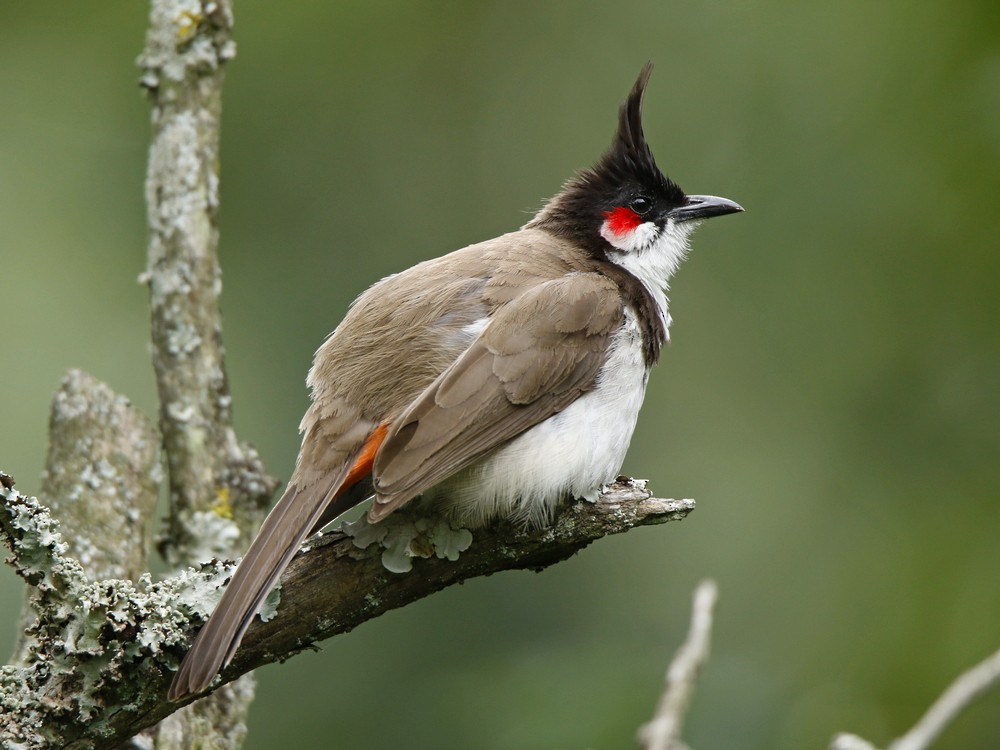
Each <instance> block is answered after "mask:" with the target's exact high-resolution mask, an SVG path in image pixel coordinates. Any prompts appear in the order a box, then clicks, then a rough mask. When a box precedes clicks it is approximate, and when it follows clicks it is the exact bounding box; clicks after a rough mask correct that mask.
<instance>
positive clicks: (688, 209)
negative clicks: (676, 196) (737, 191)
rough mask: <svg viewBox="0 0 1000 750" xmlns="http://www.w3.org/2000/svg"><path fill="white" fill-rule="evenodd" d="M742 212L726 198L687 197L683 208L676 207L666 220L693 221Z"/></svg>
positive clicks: (710, 196) (738, 206)
mask: <svg viewBox="0 0 1000 750" xmlns="http://www.w3.org/2000/svg"><path fill="white" fill-rule="evenodd" d="M742 210H743V206H741V205H740V204H739V203H736V202H735V201H731V200H729V199H728V198H716V197H715V196H714V195H689V196H688V197H687V202H686V203H685V204H684V205H683V206H678V207H677V208H674V209H672V210H671V211H669V212H668V213H667V218H668V219H673V220H674V221H677V222H680V221H693V220H701V219H711V218H712V217H713V216H725V215H726V214H735V213H739V212H740V211H742Z"/></svg>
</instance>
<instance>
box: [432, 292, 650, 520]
mask: <svg viewBox="0 0 1000 750" xmlns="http://www.w3.org/2000/svg"><path fill="white" fill-rule="evenodd" d="M648 377H649V368H648V367H647V366H646V362H645V358H644V357H643V353H642V336H641V333H640V331H639V326H638V325H637V323H636V321H635V316H634V315H633V314H632V313H631V312H630V311H626V319H625V325H624V326H622V329H621V330H620V331H619V332H618V333H617V334H615V336H614V337H613V339H612V341H611V345H610V347H609V349H608V360H607V362H605V364H604V366H603V367H602V368H601V371H600V372H599V373H598V376H597V383H596V386H595V387H594V389H593V390H591V391H589V392H587V393H585V394H584V395H583V396H581V397H580V398H578V399H577V400H576V401H574V402H573V403H572V404H570V405H569V406H568V407H566V409H564V410H563V411H561V412H560V413H558V414H555V415H554V416H552V417H550V418H549V419H547V420H545V421H544V422H541V423H540V424H538V425H536V426H535V427H532V428H531V429H530V430H528V431H527V432H525V433H524V434H523V435H521V436H519V437H517V438H515V439H514V440H512V441H511V442H510V443H507V444H506V445H505V446H503V447H502V448H500V449H498V450H496V451H494V452H493V453H491V454H489V455H488V456H487V457H486V458H485V459H483V460H482V461H480V462H479V463H477V464H475V465H473V466H470V467H469V468H467V469H464V470H463V471H461V472H459V473H458V474H456V475H455V476H453V477H451V478H449V479H447V480H446V481H445V482H443V483H442V484H440V485H438V486H437V487H435V488H434V489H433V490H431V491H429V492H428V493H426V497H427V498H428V499H430V500H432V501H435V502H440V503H441V504H442V506H444V509H445V510H446V512H448V513H449V515H452V516H453V518H454V520H455V521H456V522H458V523H460V524H462V525H463V526H473V527H474V526H481V525H483V524H484V523H486V522H488V521H489V520H491V519H493V518H496V517H503V518H508V519H511V520H514V521H521V522H524V523H527V524H531V525H536V526H537V525H544V524H545V523H546V522H548V521H549V520H550V519H551V517H552V512H553V510H554V508H555V506H556V504H557V503H558V502H559V501H560V500H561V499H563V498H564V497H566V496H567V495H571V496H573V497H586V498H588V499H594V498H596V496H597V494H598V493H599V492H600V489H601V485H602V484H605V483H607V482H610V481H612V480H613V479H614V478H615V477H616V476H617V475H618V472H619V470H620V469H621V466H622V462H623V461H624V460H625V453H626V451H627V450H628V445H629V441H630V440H631V438H632V431H633V430H634V429H635V423H636V419H637V418H638V416H639V407H640V406H642V399H643V396H644V395H645V392H646V382H647V380H648Z"/></svg>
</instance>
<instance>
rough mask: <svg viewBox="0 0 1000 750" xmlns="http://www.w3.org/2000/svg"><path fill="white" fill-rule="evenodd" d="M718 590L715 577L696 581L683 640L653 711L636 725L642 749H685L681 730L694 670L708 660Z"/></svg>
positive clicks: (695, 677)
mask: <svg viewBox="0 0 1000 750" xmlns="http://www.w3.org/2000/svg"><path fill="white" fill-rule="evenodd" d="M718 596H719V591H718V587H717V586H716V585H715V581H712V580H706V581H702V582H701V583H700V584H698V588H697V589H695V592H694V603H693V607H692V610H691V626H690V628H689V629H688V636H687V640H685V641H684V643H683V645H681V647H680V648H679V649H678V650H677V654H676V655H675V656H674V659H673V661H672V662H670V667H669V668H668V669H667V679H666V683H667V684H666V689H665V690H664V692H663V696H662V697H661V698H660V704H659V706H658V707H657V709H656V715H655V716H654V717H653V719H652V721H650V722H649V723H648V724H646V725H645V726H643V727H641V728H640V729H639V744H640V746H641V747H642V748H644V750H686V748H687V746H686V745H685V744H684V742H683V741H682V740H681V730H682V729H683V727H684V718H685V716H686V715H687V710H688V706H690V704H691V696H692V695H693V694H694V684H695V681H696V680H697V678H698V673H699V672H700V671H701V668H702V667H703V666H704V665H705V662H707V661H708V652H709V646H710V644H711V639H712V618H713V611H714V610H715V602H716V600H717V599H718Z"/></svg>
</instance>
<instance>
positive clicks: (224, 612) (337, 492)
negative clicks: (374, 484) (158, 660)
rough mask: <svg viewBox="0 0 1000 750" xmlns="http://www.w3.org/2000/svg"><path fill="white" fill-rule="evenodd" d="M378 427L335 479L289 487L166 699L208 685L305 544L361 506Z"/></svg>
mask: <svg viewBox="0 0 1000 750" xmlns="http://www.w3.org/2000/svg"><path fill="white" fill-rule="evenodd" d="M386 432H387V425H384V424H383V425H379V426H378V427H376V428H375V429H374V430H373V431H372V433H371V434H370V435H369V436H368V438H367V439H366V440H365V442H364V443H363V444H362V445H361V447H360V448H359V449H358V451H357V452H356V453H355V455H354V458H353V460H352V461H350V462H348V463H346V464H345V465H344V466H343V467H342V468H341V470H340V471H338V472H336V474H335V475H333V477H332V479H331V481H329V482H326V483H316V484H313V485H311V486H309V487H307V488H305V489H302V488H300V487H298V486H297V485H295V484H290V485H289V486H288V489H286V490H285V493H284V494H283V495H282V496H281V499H280V500H278V502H277V503H276V504H275V506H274V508H273V509H272V510H271V512H270V513H269V514H268V516H267V518H265V519H264V523H263V524H262V525H261V527H260V532H259V533H258V534H257V537H256V538H255V539H254V540H253V543H252V544H251V545H250V549H248V550H247V553H246V555H245V556H244V557H243V560H242V561H241V562H240V564H239V566H238V567H237V568H236V572H235V573H233V578H232V580H231V581H230V582H229V585H227V586H226V590H225V591H224V592H223V594H222V598H221V599H220V600H219V603H218V605H217V606H216V608H215V611H214V612H213V613H212V616H211V617H209V618H208V622H206V623H205V626H204V627H203V628H202V629H201V631H199V633H198V635H197V636H195V639H194V643H193V644H192V645H191V649H190V650H189V651H188V652H187V654H186V655H185V656H184V660H183V661H182V662H181V665H180V667H179V668H178V670H177V674H176V675H174V679H173V682H172V683H171V684H170V690H169V691H168V692H167V698H169V699H170V700H172V701H178V700H181V699H183V698H186V697H187V696H189V695H192V694H194V693H200V692H202V691H203V690H205V688H207V687H208V686H209V684H211V682H212V680H213V679H214V678H215V675H217V674H218V673H219V671H220V670H222V669H224V668H225V666H226V665H227V664H229V661H230V660H231V659H232V658H233V654H235V653H236V649H237V648H238V647H239V645H240V641H241V640H242V639H243V634H244V633H246V630H247V628H248V627H250V623H251V622H253V618H254V615H256V614H257V611H258V610H259V609H260V606H261V604H262V603H263V602H264V598H265V597H266V596H267V595H268V594H269V593H270V592H271V589H272V588H274V585H275V584H276V583H277V582H278V579H279V578H280V577H281V574H282V573H283V572H284V571H285V568H286V567H288V563H290V562H291V560H292V558H293V557H294V556H295V553H296V552H298V549H299V546H300V545H301V544H302V542H303V540H304V539H305V538H306V537H307V536H309V535H310V534H312V533H313V532H315V531H318V530H319V529H320V528H322V526H325V525H326V524H327V523H329V522H330V521H332V520H333V519H334V518H336V517H337V516H339V515H340V514H341V513H344V512H345V511H347V510H350V509H351V508H353V507H354V506H355V505H357V504H358V503H360V502H362V501H363V500H364V499H365V498H366V497H367V496H368V494H369V490H370V488H371V479H370V477H371V471H372V462H373V460H374V456H375V452H376V451H377V449H378V447H379V445H381V443H382V441H383V440H384V439H385V435H386Z"/></svg>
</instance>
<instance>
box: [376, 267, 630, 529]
mask: <svg viewBox="0 0 1000 750" xmlns="http://www.w3.org/2000/svg"><path fill="white" fill-rule="evenodd" d="M623 320H624V310H623V307H622V302H621V298H620V296H619V294H618V290H617V287H615V285H614V284H613V283H612V282H611V281H609V280H608V279H607V278H606V277H604V276H601V275H599V274H591V273H587V274H584V273H574V274H570V275H568V276H564V277H561V278H558V279H554V280H551V281H547V282H545V283H543V284H539V285H538V286H536V287H534V288H533V289H531V290H529V291H527V292H525V293H524V294H522V295H521V296H519V297H517V298H516V299H514V300H513V301H511V302H509V303H508V304H506V305H504V306H503V307H501V308H500V309H499V310H497V312H496V313H495V314H494V316H493V319H492V320H491V321H490V324H489V325H488V326H487V327H486V329H485V330H484V331H483V333H482V334H481V335H480V336H479V338H478V339H476V340H475V341H474V342H473V343H472V345H471V346H470V347H469V348H468V349H466V351H465V352H464V353H463V354H462V355H461V356H460V357H459V358H458V359H457V360H456V361H455V362H454V364H452V365H451V366H450V367H449V368H448V369H446V370H445V371H444V372H443V373H441V375H440V376H438V378H437V379H436V380H434V382H433V383H431V385H430V386H429V387H428V388H427V389H426V390H425V391H424V392H423V393H422V394H421V395H420V396H419V397H418V398H417V399H416V400H415V401H414V402H413V403H412V404H411V405H410V406H408V407H407V408H406V409H405V410H404V411H403V412H402V414H401V415H400V416H399V418H398V419H396V420H394V422H393V424H392V426H391V428H390V430H389V433H388V435H387V437H386V440H385V442H384V443H383V444H382V447H381V448H380V450H379V452H378V454H377V455H376V457H375V464H374V478H375V491H376V493H377V494H376V498H375V504H374V505H373V506H372V509H371V511H370V512H369V517H370V518H371V520H372V521H377V520H379V519H380V518H383V517H384V516H385V515H387V514H388V513H391V512H392V511H393V510H395V509H396V508H398V507H399V506H401V505H403V504H404V503H406V502H407V501H409V500H410V499H412V498H413V497H415V496H417V495H419V494H420V493H422V492H424V491H425V490H427V489H429V488H430V487H433V486H434V485H435V484H437V483H438V482H441V481H442V480H444V479H446V478H447V477H449V476H451V475H452V474H454V473H455V472H457V471H459V470H460V469H462V468H464V467H465V466H468V465H469V464H470V463H472V462H474V461H475V460H476V459H478V458H480V457H481V456H483V455H484V454H485V453H487V452H488V451H490V450H492V449H493V448H496V447H498V446H500V445H502V444H503V443H505V442H507V441H508V440H510V439H512V438H514V437H516V436H517V435H520V434H521V433H522V432H524V431H526V430H528V429H529V428H531V427H533V426H534V425H536V424H538V423H539V422H542V421H543V420H545V419H548V418H549V417H551V416H552V415H553V414H555V413H557V412H559V411H561V410H562V409H565V408H566V407H567V406H569V404H571V403H572V402H573V401H575V400H576V399H577V398H579V397H580V395H581V394H583V393H585V392H586V391H588V390H590V389H591V388H592V387H593V386H594V381H595V379H596V377H597V373H598V371H599V370H600V368H601V365H603V364H604V361H605V359H606V356H607V349H608V344H609V341H610V337H611V334H612V333H613V332H614V331H615V330H616V329H617V328H618V327H619V326H620V325H621V324H622V322H623Z"/></svg>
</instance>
